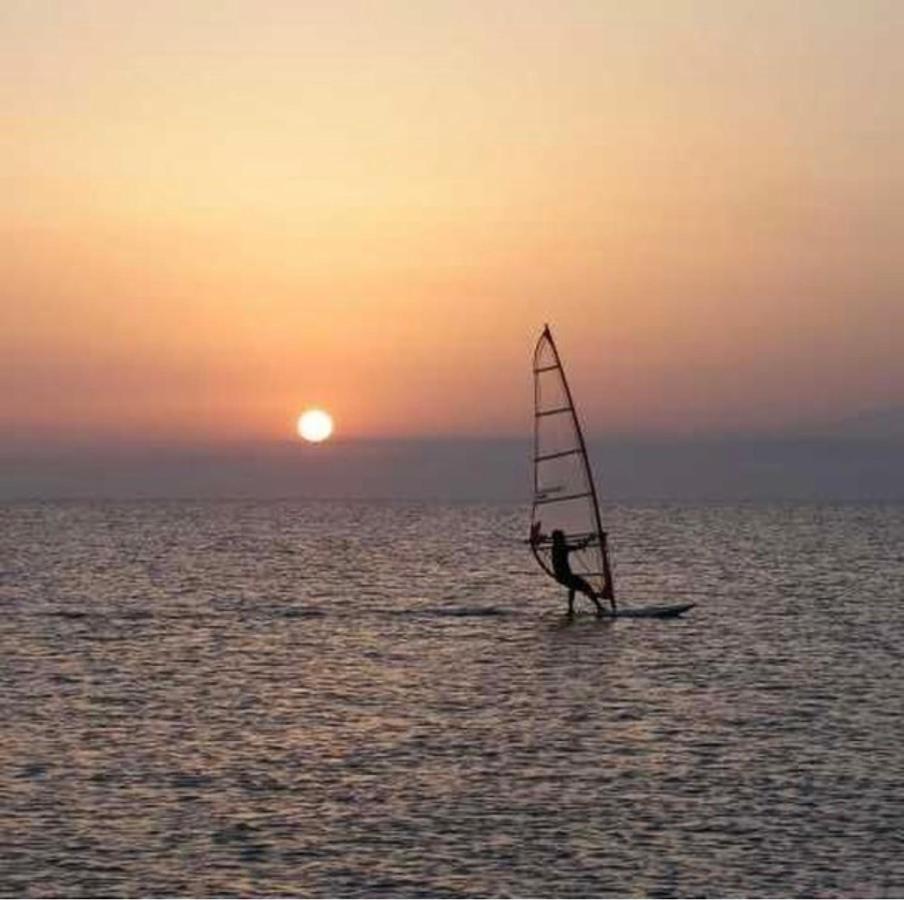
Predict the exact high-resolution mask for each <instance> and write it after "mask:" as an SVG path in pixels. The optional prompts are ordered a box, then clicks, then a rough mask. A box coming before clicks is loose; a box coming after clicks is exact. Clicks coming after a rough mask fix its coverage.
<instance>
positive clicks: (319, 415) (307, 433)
mask: <svg viewBox="0 0 904 900" xmlns="http://www.w3.org/2000/svg"><path fill="white" fill-rule="evenodd" d="M332 433H333V417H332V416H331V415H330V414H329V413H328V412H325V411H324V410H322V409H306V410H305V411H304V412H303V413H302V414H301V415H300V416H299V417H298V436H299V437H301V438H304V440H306V441H310V442H311V443H312V444H319V443H320V442H321V441H325V440H326V439H327V438H328V437H329V436H330V435H331V434H332Z"/></svg>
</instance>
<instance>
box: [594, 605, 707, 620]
mask: <svg viewBox="0 0 904 900" xmlns="http://www.w3.org/2000/svg"><path fill="white" fill-rule="evenodd" d="M696 605H697V604H696V603H676V604H673V605H672V606H637V607H633V608H632V607H622V606H619V607H618V608H617V609H616V610H615V612H612V611H611V610H610V611H608V612H606V613H605V614H604V615H603V616H602V618H604V619H677V618H678V616H680V615H682V614H683V613H686V612H687V611H688V610H689V609H693V608H694V607H695V606H696Z"/></svg>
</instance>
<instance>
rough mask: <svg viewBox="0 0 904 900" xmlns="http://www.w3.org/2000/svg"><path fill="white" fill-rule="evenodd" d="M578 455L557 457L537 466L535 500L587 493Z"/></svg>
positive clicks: (588, 487)
mask: <svg viewBox="0 0 904 900" xmlns="http://www.w3.org/2000/svg"><path fill="white" fill-rule="evenodd" d="M589 490H590V485H589V484H588V482H587V477H586V474H585V470H584V465H583V460H582V459H581V457H580V456H579V455H576V454H570V455H568V456H559V457H556V458H554V459H549V460H546V461H545V462H542V463H538V464H537V499H538V500H541V499H544V500H545V499H552V498H560V499H561V498H565V497H572V496H574V495H576V494H585V493H587V492H589Z"/></svg>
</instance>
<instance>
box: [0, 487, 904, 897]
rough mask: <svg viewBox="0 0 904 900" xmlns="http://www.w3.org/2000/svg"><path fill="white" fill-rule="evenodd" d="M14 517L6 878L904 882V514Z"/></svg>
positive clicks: (107, 509) (110, 883)
mask: <svg viewBox="0 0 904 900" xmlns="http://www.w3.org/2000/svg"><path fill="white" fill-rule="evenodd" d="M609 520H610V528H611V535H612V539H613V542H614V544H615V552H616V567H617V568H616V571H617V575H619V576H620V587H621V588H622V593H623V598H624V602H626V603H628V602H629V601H630V599H631V598H632V596H633V598H634V599H635V600H637V601H638V602H639V601H640V600H641V599H642V600H646V601H647V602H664V601H680V600H685V599H693V600H696V601H697V602H698V603H699V605H698V607H697V608H696V609H694V610H693V611H692V612H691V613H690V614H689V615H688V616H687V617H686V618H685V619H683V620H678V621H672V622H662V621H651V620H639V621H638V620H635V621H631V620H625V621H621V622H615V623H606V622H599V621H596V620H595V619H593V618H592V617H590V616H589V615H588V616H579V617H578V618H577V619H576V620H575V621H573V622H571V623H568V622H567V621H566V620H565V619H564V618H563V617H562V615H561V612H562V609H563V606H564V597H562V596H561V594H560V592H559V590H558V589H557V588H556V586H555V585H552V584H551V583H549V582H548V581H547V580H546V579H545V577H543V576H542V575H537V574H536V573H535V570H534V564H533V561H532V560H531V558H530V557H529V554H528V552H527V549H526V547H525V545H524V544H523V543H522V542H520V541H519V539H520V538H522V537H524V536H525V531H526V522H527V516H526V512H525V510H523V509H521V508H516V507H491V506H464V505H462V506H432V505H423V504H390V503H385V504H379V503H357V504H356V503H349V504H329V503H289V502H287V503H261V504H255V503H244V502H243V503H198V504H192V503H156V502H143V503H134V504H128V503H109V504H102V503H101V504H81V503H71V504H33V505H29V504H13V505H7V506H4V507H0V636H2V638H0V639H2V651H3V652H2V659H0V672H2V691H0V720H2V731H0V893H2V894H4V895H11V894H12V895H31V896H38V895H40V896H73V895H79V894H82V895H84V894H90V895H95V896H106V895H115V896H127V895H131V896H135V895H160V894H167V895H172V894H190V895H195V896H205V895H235V894H245V895H248V894H255V895H260V894H265V895H270V896H272V895H279V894H293V895H301V896H326V895H332V896H336V895H338V896H360V895H368V896H393V895H394V896H416V895H434V896H460V895H491V896H504V895H533V896H537V895H541V896H542V895H554V894H555V895H566V896H584V895H613V894H615V895H625V894H632V895H637V894H643V895H653V896H672V895H696V896H737V895H747V896H775V895H789V894H793V895H804V896H833V895H848V896H866V895H870V896H902V894H904V674H902V665H901V663H902V652H901V646H902V636H904V604H902V601H904V507H902V506H894V505H874V506H853V505H848V506H834V507H832V506H814V505H810V506H792V505H776V506H755V505H751V506H734V507H728V506H708V507H707V506H700V507H689V506H676V505H660V506H622V507H617V508H615V509H613V510H610V516H609Z"/></svg>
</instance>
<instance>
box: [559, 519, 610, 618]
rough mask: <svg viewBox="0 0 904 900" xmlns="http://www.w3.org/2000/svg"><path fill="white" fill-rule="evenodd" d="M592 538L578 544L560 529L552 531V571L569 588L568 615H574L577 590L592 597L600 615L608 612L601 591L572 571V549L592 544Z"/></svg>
mask: <svg viewBox="0 0 904 900" xmlns="http://www.w3.org/2000/svg"><path fill="white" fill-rule="evenodd" d="M590 541H591V538H587V539H585V540H583V541H579V542H578V543H576V544H569V543H568V542H567V541H566V540H565V533H564V532H563V531H561V530H560V529H558V528H557V529H555V531H553V533H552V571H553V574H554V575H555V578H556V581H558V582H559V584H563V585H565V587H567V588H568V615H569V616H573V615H574V595H575V593H576V592H580V593H582V594H584V595H585V596H586V597H588V598H589V599H591V600H592V601H593V603H594V605H595V606H596V611H597V613H598V614H599V615H601V616H603V615H605V614H606V610H605V609H603V606H602V604H601V603H600V601H599V598H600V597H601V596H603V595H602V594H601V593H598V592H597V591H595V590H593V588H592V587H591V586H590V585H589V584H588V583H587V582H586V581H585V580H584V579H583V578H581V576H580V575H575V574H574V572H572V571H571V565H570V563H569V562H568V554H569V553H571V551H572V550H583V549H584V548H585V547H587V546H588V545H589V544H590Z"/></svg>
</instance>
